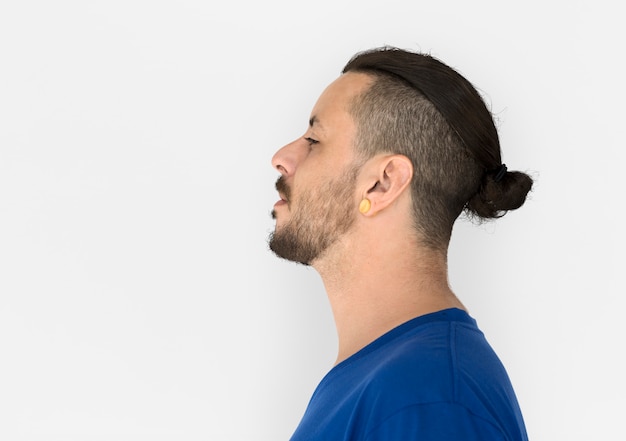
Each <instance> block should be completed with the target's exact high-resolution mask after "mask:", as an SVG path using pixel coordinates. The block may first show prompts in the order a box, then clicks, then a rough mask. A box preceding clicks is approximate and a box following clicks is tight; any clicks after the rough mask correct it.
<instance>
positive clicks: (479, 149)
mask: <svg viewBox="0 0 626 441" xmlns="http://www.w3.org/2000/svg"><path fill="white" fill-rule="evenodd" d="M347 72H361V73H365V74H368V75H370V76H371V77H372V78H373V82H372V85H371V86H370V88H368V89H367V90H366V91H365V92H363V93H362V94H361V95H359V96H357V97H356V98H355V100H354V101H353V103H351V107H350V109H349V111H350V113H351V114H352V116H353V117H354V119H355V121H356V125H357V138H356V149H357V152H358V154H359V155H362V157H363V158H364V159H367V158H369V157H371V156H374V155H376V154H378V153H394V154H401V155H404V156H406V157H408V158H409V159H410V160H411V162H412V163H413V167H414V175H413V179H412V182H411V191H412V200H413V214H414V216H413V218H414V223H415V228H416V229H417V231H418V232H419V233H420V234H419V235H420V238H421V240H422V241H423V242H424V244H425V245H427V246H429V247H431V248H434V249H438V250H445V249H447V246H448V243H449V241H450V236H451V234H452V227H453V225H454V222H455V220H456V219H457V218H458V217H459V215H460V214H461V213H463V212H465V213H466V214H467V215H468V216H469V217H471V218H474V219H478V220H486V219H494V218H498V217H501V216H503V215H504V214H506V212H507V211H509V210H514V209H516V208H519V207H521V206H522V205H523V204H524V202H525V200H526V196H527V194H528V192H529V191H530V190H531V188H532V185H533V180H532V178H531V177H530V176H528V175H527V174H526V173H523V172H518V171H507V170H506V167H505V166H504V165H503V164H502V158H501V151H500V141H499V138H498V132H497V129H496V127H495V124H494V121H493V117H492V115H491V112H490V111H489V110H488V109H487V106H486V105H485V102H484V101H483V99H482V98H481V96H480V95H479V93H478V91H477V90H476V89H475V88H474V87H473V86H472V84H471V83H470V82H469V81H468V80H466V79H465V78H464V77H463V76H462V75H460V74H459V73H458V72H457V71H455V70H454V69H452V68H451V67H449V66H447V65H446V64H444V63H442V62H441V61H439V60H437V59H436V58H434V57H432V56H431V55H427V54H421V53H416V52H410V51H406V50H403V49H399V48H395V47H389V46H385V47H381V48H375V49H371V50H368V51H364V52H360V53H357V54H356V55H354V56H353V57H352V59H350V61H349V62H348V63H347V64H346V66H345V67H344V69H343V71H342V73H347Z"/></svg>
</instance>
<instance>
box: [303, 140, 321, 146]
mask: <svg viewBox="0 0 626 441" xmlns="http://www.w3.org/2000/svg"><path fill="white" fill-rule="evenodd" d="M304 140H305V141H306V142H308V143H309V147H313V145H314V144H317V143H318V142H319V141H318V140H316V139H313V138H304Z"/></svg>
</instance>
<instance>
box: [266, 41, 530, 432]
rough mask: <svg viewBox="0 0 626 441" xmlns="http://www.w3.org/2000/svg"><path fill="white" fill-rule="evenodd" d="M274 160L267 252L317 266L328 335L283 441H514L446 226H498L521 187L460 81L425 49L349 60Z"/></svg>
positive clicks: (514, 424) (508, 409) (518, 423)
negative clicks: (315, 376)
mask: <svg viewBox="0 0 626 441" xmlns="http://www.w3.org/2000/svg"><path fill="white" fill-rule="evenodd" d="M272 165H273V166H274V167H275V168H276V170H278V171H279V172H280V174H281V176H280V178H279V179H278V181H277V183H276V188H277V190H278V192H279V195H280V201H278V202H277V203H276V204H275V206H274V210H273V212H272V216H273V217H274V219H275V220H276V228H275V231H274V233H273V234H272V235H271V237H270V241H269V242H270V248H271V250H272V251H273V252H274V253H275V254H277V255H278V256H279V257H282V258H285V259H288V260H292V261H295V262H299V263H302V264H305V265H311V266H312V267H313V268H315V269H316V270H317V271H318V272H319V274H320V276H321V277H322V280H323V282H324V286H325V288H326V291H327V294H328V297H329V299H330V304H331V307H332V311H333V316H334V319H335V323H336V327H337V333H338V342H339V350H338V352H339V353H338V358H337V363H336V365H335V366H334V367H333V368H332V369H331V370H330V372H329V373H328V374H327V375H326V377H325V378H324V379H323V380H322V382H321V383H320V384H319V386H318V387H317V389H316V391H315V393H314V394H313V397H312V398H311V401H310V403H309V406H308V407H307V410H306V412H305V414H304V416H303V418H302V421H301V422H300V424H299V426H298V428H297V429H296V431H295V433H294V434H293V437H292V440H293V441H301V440H320V441H321V440H323V441H331V440H367V441H393V440H464V441H470V440H482V441H485V440H525V439H527V435H526V431H525V428H524V423H523V419H522V415H521V412H520V409H519V406H518V403H517V400H516V397H515V394H514V391H513V388H512V387H511V384H510V381H509V379H508V376H507V374H506V371H505V369H504V367H503V366H502V364H501V363H500V361H499V359H498V357H497V356H496V354H495V353H494V352H493V350H492V349H491V348H490V346H489V344H488V343H487V341H486V340H485V338H484V336H483V335H482V333H481V332H480V331H479V329H478V328H477V327H476V322H475V321H474V320H473V319H472V318H471V317H470V316H469V315H468V313H467V312H466V309H465V307H464V306H463V304H462V303H461V301H460V300H459V299H458V298H457V296H456V295H455V293H453V292H452V290H451V289H450V287H449V285H448V281H447V280H448V277H447V249H448V243H449V240H450V236H451V232H452V227H453V224H454V222H455V219H456V218H457V217H458V216H459V215H460V214H461V213H462V212H466V213H467V214H469V215H471V216H474V217H478V218H487V219H488V218H497V217H500V216H502V215H504V214H505V213H506V211H508V210H512V209H515V208H518V207H520V206H521V205H522V204H523V203H524V201H525V198H526V195H527V193H528V192H529V191H530V189H531V186H532V180H531V178H530V177H529V176H527V175H526V174H524V173H520V172H510V171H507V168H506V166H505V165H504V164H502V161H501V153H500V145H499V141H498V134H497V131H496V128H495V126H494V123H493V119H492V116H491V114H490V112H489V111H488V110H487V108H486V106H485V104H484V102H483V101H482V99H481V98H480V96H479V94H478V93H477V92H476V90H475V89H474V87H472V85H471V84H470V83H469V82H468V81H467V80H466V79H465V78H463V77H462V76H461V75H460V74H458V73H457V72H456V71H454V70H453V69H451V68H450V67H448V66H446V65H445V64H443V63H441V62H440V61H438V60H436V59H435V58H433V57H431V56H428V55H425V54H419V53H414V52H410V51H406V50H401V49H398V48H393V47H383V48H377V49H373V50H370V51H365V52H362V53H359V54H356V55H355V56H354V57H353V58H352V59H351V60H350V61H349V62H348V64H347V65H346V66H345V68H344V69H343V71H342V74H341V75H340V76H339V78H338V79H337V80H335V81H334V82H333V83H331V84H330V85H329V86H328V87H327V88H326V90H325V91H324V92H323V93H322V95H321V96H320V98H319V100H318V101H317V103H316V104H315V106H314V108H313V111H312V113H311V118H310V121H309V127H308V130H307V131H306V133H305V134H304V135H303V136H302V137H301V138H298V139H296V140H295V141H293V142H292V143H291V144H288V145H286V146H285V147H283V148H282V149H280V150H279V151H278V152H277V153H276V154H275V156H274V157H273V159H272Z"/></svg>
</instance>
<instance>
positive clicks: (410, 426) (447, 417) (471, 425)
mask: <svg viewBox="0 0 626 441" xmlns="http://www.w3.org/2000/svg"><path fill="white" fill-rule="evenodd" d="M409 440H415V441H448V440H450V441H459V440H463V441H504V440H506V437H505V436H504V435H503V434H502V433H501V432H500V431H499V430H498V428H497V427H496V426H495V425H493V424H492V423H490V422H489V421H486V420H484V419H483V418H480V417H478V416H475V415H473V414H471V413H470V412H468V410H467V409H466V408H464V407H463V406H459V405H457V404H452V403H434V404H425V405H415V406H410V407H406V408H404V409H402V410H400V411H398V412H396V413H394V414H393V415H391V416H389V417H388V418H386V419H384V420H383V421H382V422H381V423H380V424H378V425H376V426H375V427H373V428H372V430H371V431H370V432H369V433H368V434H367V435H366V437H365V441H409Z"/></svg>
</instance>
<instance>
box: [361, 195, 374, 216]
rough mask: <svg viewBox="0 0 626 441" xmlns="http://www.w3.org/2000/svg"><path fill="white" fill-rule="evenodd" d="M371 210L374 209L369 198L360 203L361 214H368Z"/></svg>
mask: <svg viewBox="0 0 626 441" xmlns="http://www.w3.org/2000/svg"><path fill="white" fill-rule="evenodd" d="M370 208H372V203H371V202H370V200H369V199H367V198H365V199H363V200H362V201H361V203H359V211H360V212H361V214H365V213H367V212H368V211H370Z"/></svg>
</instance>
